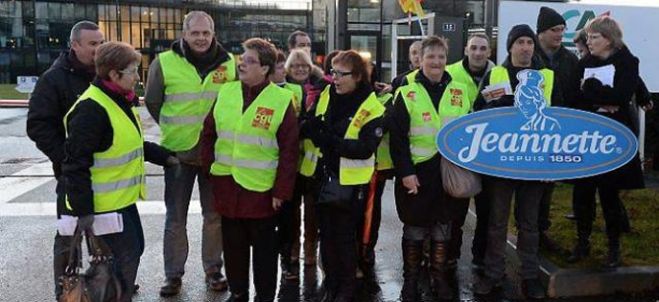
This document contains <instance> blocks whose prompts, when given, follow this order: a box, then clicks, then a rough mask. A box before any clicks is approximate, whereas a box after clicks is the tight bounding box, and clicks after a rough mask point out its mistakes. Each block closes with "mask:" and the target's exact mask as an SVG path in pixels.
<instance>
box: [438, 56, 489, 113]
mask: <svg viewBox="0 0 659 302" xmlns="http://www.w3.org/2000/svg"><path fill="white" fill-rule="evenodd" d="M462 61H463V60H460V61H457V62H455V63H453V64H451V65H449V66H447V67H446V71H448V73H449V74H450V75H451V78H453V80H454V81H458V82H460V83H462V84H464V85H465V87H466V88H467V91H466V92H467V94H468V95H469V102H470V103H471V106H472V107H473V106H474V102H475V101H476V98H477V97H478V84H477V83H476V82H474V78H472V77H471V75H470V74H469V72H468V71H467V70H465V67H464V65H463V64H462ZM486 68H487V67H486Z"/></svg>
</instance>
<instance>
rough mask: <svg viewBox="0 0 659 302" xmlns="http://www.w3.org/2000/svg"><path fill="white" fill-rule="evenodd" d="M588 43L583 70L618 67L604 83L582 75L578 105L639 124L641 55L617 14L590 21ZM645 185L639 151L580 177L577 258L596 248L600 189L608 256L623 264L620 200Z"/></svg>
mask: <svg viewBox="0 0 659 302" xmlns="http://www.w3.org/2000/svg"><path fill="white" fill-rule="evenodd" d="M585 31H586V33H587V34H588V39H587V42H586V43H587V45H588V49H589V50H590V55H588V56H585V57H583V58H582V59H581V61H579V66H578V67H579V69H578V70H579V74H581V75H584V71H585V70H587V69H589V68H601V67H611V69H612V70H614V76H613V82H612V83H603V82H602V80H603V79H598V78H597V77H589V78H583V77H582V79H581V89H580V90H579V92H578V94H579V97H578V98H577V100H579V102H575V104H574V106H575V107H577V108H579V109H583V110H587V111H591V112H594V113H597V114H601V115H604V116H606V117H608V118H611V119H614V120H616V121H618V122H620V123H622V124H623V125H625V126H627V127H628V128H629V129H631V130H632V131H635V130H636V129H634V128H635V126H634V120H633V118H632V117H631V115H630V111H629V108H630V106H629V104H630V102H631V100H632V96H633V95H634V92H635V90H636V88H637V87H638V85H639V83H640V77H639V70H638V64H639V60H638V58H636V57H635V56H634V55H633V54H632V53H631V52H630V51H629V49H628V48H627V46H625V44H624V42H623V40H622V30H621V29H620V26H618V23H617V22H616V21H615V20H614V19H613V18H611V17H608V16H601V17H597V18H595V19H592V20H591V21H590V22H588V24H586V27H585ZM644 186H645V184H644V181H643V172H642V170H641V162H640V159H639V156H638V155H636V157H634V159H632V160H631V161H630V162H629V163H627V164H625V165H624V166H622V167H620V168H618V169H616V170H613V171H611V172H608V173H605V174H601V175H597V176H593V177H588V178H582V179H578V180H576V181H575V186H574V191H573V193H572V194H573V199H574V200H578V201H579V202H577V203H575V209H574V211H575V216H576V217H577V236H578V240H577V244H576V246H575V248H574V250H573V251H572V254H571V255H570V257H569V258H568V261H569V262H577V261H579V260H581V259H583V258H585V257H587V256H588V255H589V253H590V234H591V232H592V227H593V220H594V219H595V193H596V192H599V197H600V205H601V206H602V211H603V213H604V220H605V221H606V234H607V237H608V239H609V242H608V255H607V258H606V260H605V261H604V266H605V267H608V268H615V267H617V266H619V265H620V264H621V263H622V260H621V256H620V233H621V232H622V231H623V228H624V227H623V223H624V208H623V206H622V201H621V200H620V190H628V189H640V188H643V187H644Z"/></svg>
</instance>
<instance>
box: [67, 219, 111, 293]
mask: <svg viewBox="0 0 659 302" xmlns="http://www.w3.org/2000/svg"><path fill="white" fill-rule="evenodd" d="M86 237H87V241H88V244H89V245H88V246H89V248H90V254H91V260H90V261H89V264H90V266H89V268H88V269H87V271H86V272H85V273H84V274H81V273H80V269H81V267H82V265H81V262H80V261H79V260H78V259H79V258H80V255H81V254H82V253H81V250H80V243H81V241H82V231H81V230H80V228H77V229H76V231H75V233H74V235H73V238H72V239H71V250H70V251H69V263H68V265H67V267H66V270H65V272H64V275H62V276H60V277H59V280H60V283H61V285H62V294H61V295H60V297H59V299H58V301H59V302H110V301H117V302H118V301H120V299H121V293H122V290H121V283H119V279H118V278H117V276H116V275H115V273H114V270H113V266H112V262H113V259H112V254H111V252H110V249H109V248H108V247H107V245H105V244H104V243H103V242H102V241H101V240H99V239H98V238H96V237H95V236H94V235H93V234H91V232H86Z"/></svg>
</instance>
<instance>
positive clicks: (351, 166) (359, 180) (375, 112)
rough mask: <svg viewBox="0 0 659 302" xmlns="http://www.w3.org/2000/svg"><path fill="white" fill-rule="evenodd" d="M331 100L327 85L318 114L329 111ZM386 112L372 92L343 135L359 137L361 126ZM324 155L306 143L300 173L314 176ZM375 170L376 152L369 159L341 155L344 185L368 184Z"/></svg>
mask: <svg viewBox="0 0 659 302" xmlns="http://www.w3.org/2000/svg"><path fill="white" fill-rule="evenodd" d="M329 102H330V85H327V87H325V89H324V90H323V92H321V93H320V98H319V100H318V105H317V106H316V112H315V115H316V116H322V115H324V114H325V112H326V111H327V107H328V105H329ZM383 114H384V106H382V104H380V101H378V99H377V97H376V96H375V93H371V94H370V95H369V96H368V97H367V98H366V100H364V102H362V104H361V105H359V108H358V109H357V112H355V115H354V116H353V117H352V120H351V122H350V125H349V126H348V129H346V133H345V135H344V136H343V137H344V138H345V139H359V131H360V130H361V127H362V126H364V125H366V124H367V123H368V122H370V121H371V120H373V119H376V118H378V117H381V116H382V115H383ZM320 157H322V153H321V152H320V148H316V146H314V145H313V143H311V142H310V143H309V144H305V145H304V158H303V159H302V166H301V167H300V173H301V174H302V175H304V176H312V175H313V173H314V172H315V171H316V165H317V164H318V158H320ZM373 172H375V154H373V155H371V157H369V158H368V159H350V158H345V157H341V158H340V159H339V183H340V184H342V185H361V184H367V183H368V182H369V181H370V180H371V176H373Z"/></svg>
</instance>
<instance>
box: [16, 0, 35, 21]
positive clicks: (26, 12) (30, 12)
mask: <svg viewBox="0 0 659 302" xmlns="http://www.w3.org/2000/svg"><path fill="white" fill-rule="evenodd" d="M16 3H17V4H18V5H21V3H22V2H16ZM23 16H24V17H28V18H32V17H34V6H33V5H31V4H30V3H25V5H23Z"/></svg>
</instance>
